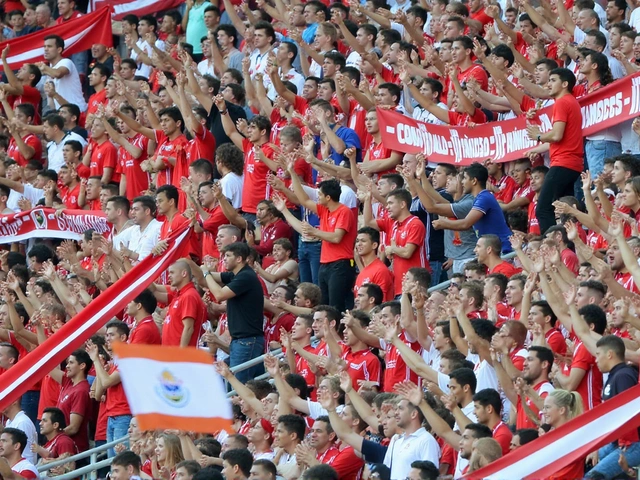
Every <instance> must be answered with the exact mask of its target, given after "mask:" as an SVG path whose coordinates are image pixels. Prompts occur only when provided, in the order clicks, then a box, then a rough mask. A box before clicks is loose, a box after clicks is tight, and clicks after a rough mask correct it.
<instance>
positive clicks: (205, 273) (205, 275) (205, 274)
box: [203, 270, 211, 278]
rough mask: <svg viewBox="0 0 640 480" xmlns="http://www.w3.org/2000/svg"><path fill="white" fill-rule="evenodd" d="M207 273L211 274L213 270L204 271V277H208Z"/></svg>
mask: <svg viewBox="0 0 640 480" xmlns="http://www.w3.org/2000/svg"><path fill="white" fill-rule="evenodd" d="M207 275H211V272H210V271H208V270H207V271H206V272H204V273H203V276H204V278H207Z"/></svg>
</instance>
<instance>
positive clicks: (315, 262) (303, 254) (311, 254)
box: [298, 240, 322, 285]
mask: <svg viewBox="0 0 640 480" xmlns="http://www.w3.org/2000/svg"><path fill="white" fill-rule="evenodd" d="M321 247H322V242H303V241H302V240H300V242H299V243H298V273H299V274H300V282H310V283H314V284H316V285H318V283H319V280H318V271H319V270H320V249H321Z"/></svg>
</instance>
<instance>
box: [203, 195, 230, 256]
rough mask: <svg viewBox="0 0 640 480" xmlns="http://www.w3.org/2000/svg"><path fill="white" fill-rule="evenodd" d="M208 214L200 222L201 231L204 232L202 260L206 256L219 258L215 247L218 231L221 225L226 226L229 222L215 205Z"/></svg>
mask: <svg viewBox="0 0 640 480" xmlns="http://www.w3.org/2000/svg"><path fill="white" fill-rule="evenodd" d="M208 213H209V218H207V219H206V220H205V221H203V222H202V229H203V230H204V232H202V258H204V257H206V256H207V255H210V256H212V257H213V258H218V257H219V256H220V252H219V251H218V246H217V245H216V237H217V236H218V229H219V228H220V227H221V226H222V225H227V224H228V223H229V220H228V219H227V217H226V216H225V214H224V212H223V211H222V208H220V206H219V205H216V207H215V208H214V209H213V210H211V211H210V212H208Z"/></svg>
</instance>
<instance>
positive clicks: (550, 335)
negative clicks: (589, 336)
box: [544, 328, 567, 356]
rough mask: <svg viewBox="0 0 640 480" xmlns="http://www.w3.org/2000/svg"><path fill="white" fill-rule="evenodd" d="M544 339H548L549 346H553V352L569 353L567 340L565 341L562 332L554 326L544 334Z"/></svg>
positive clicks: (559, 353)
mask: <svg viewBox="0 0 640 480" xmlns="http://www.w3.org/2000/svg"><path fill="white" fill-rule="evenodd" d="M544 339H545V340H546V342H547V344H548V345H549V347H551V351H553V353H557V354H558V355H563V356H564V355H566V354H567V342H566V341H565V339H564V337H563V336H562V333H560V331H559V330H557V329H555V328H552V329H551V330H549V331H548V332H547V333H545V335H544Z"/></svg>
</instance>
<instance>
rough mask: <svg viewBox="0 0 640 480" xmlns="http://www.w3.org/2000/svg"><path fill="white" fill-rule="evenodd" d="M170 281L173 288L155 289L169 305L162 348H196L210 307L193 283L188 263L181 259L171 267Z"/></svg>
mask: <svg viewBox="0 0 640 480" xmlns="http://www.w3.org/2000/svg"><path fill="white" fill-rule="evenodd" d="M169 280H170V284H171V286H170V287H169V286H164V285H153V287H152V290H153V292H154V295H155V296H156V298H157V299H158V300H159V301H161V302H164V303H168V304H169V307H168V310H167V316H166V317H165V319H164V324H163V326H162V345H170V346H180V347H183V348H184V347H196V346H197V345H198V340H199V338H200V334H201V333H202V325H203V323H204V322H205V321H206V320H207V308H206V306H205V304H204V302H203V301H202V298H200V295H199V294H198V291H197V290H196V288H195V285H194V284H193V281H192V272H191V267H190V266H189V263H188V262H187V261H186V260H178V261H177V262H175V263H174V264H173V265H171V266H170V267H169Z"/></svg>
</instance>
